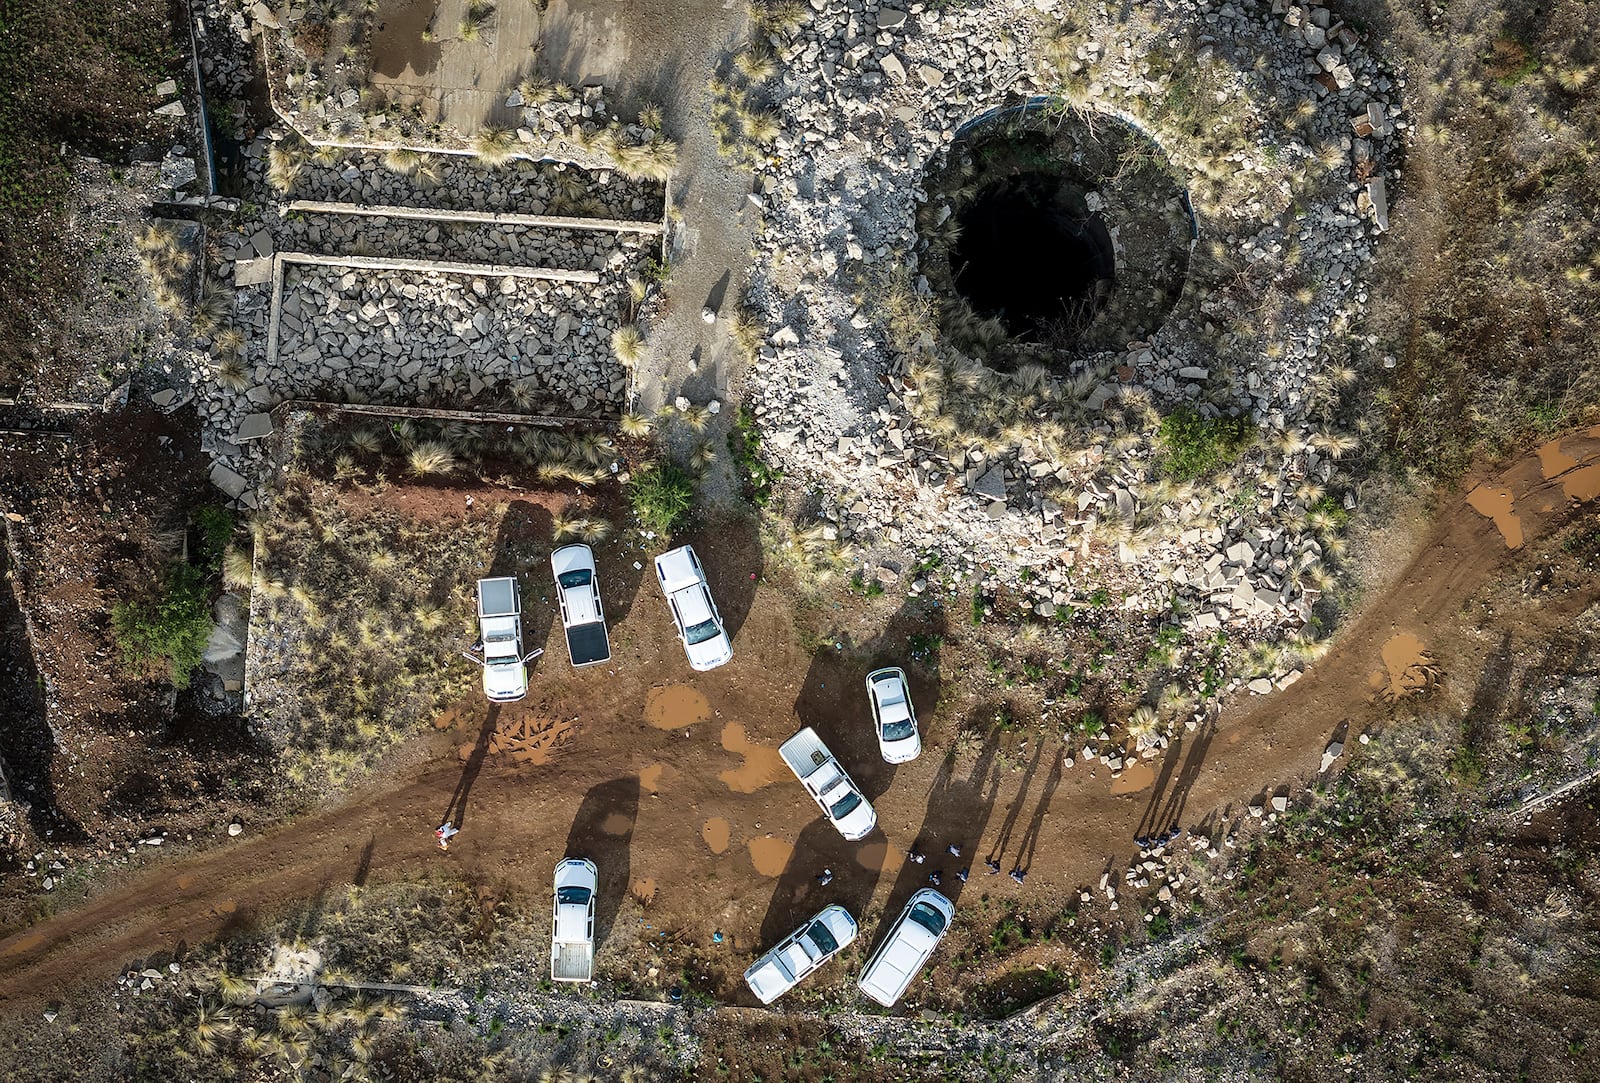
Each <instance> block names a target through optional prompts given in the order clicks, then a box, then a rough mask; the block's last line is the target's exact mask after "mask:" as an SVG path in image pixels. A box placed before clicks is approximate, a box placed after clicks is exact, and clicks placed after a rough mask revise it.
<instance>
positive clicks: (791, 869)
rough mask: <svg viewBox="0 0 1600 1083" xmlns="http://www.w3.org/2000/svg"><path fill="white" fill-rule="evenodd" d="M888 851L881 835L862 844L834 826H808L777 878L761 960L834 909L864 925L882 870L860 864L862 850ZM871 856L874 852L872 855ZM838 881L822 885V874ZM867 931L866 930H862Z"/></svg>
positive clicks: (764, 929)
mask: <svg viewBox="0 0 1600 1083" xmlns="http://www.w3.org/2000/svg"><path fill="white" fill-rule="evenodd" d="M874 844H876V845H877V846H878V847H879V848H880V849H882V848H883V847H884V846H885V843H884V840H883V834H882V832H873V834H871V835H869V836H868V837H867V838H866V839H865V840H863V841H861V842H846V841H845V840H844V838H843V837H842V836H840V834H839V832H838V831H837V830H835V829H834V826H833V825H832V824H830V823H829V822H828V821H827V820H825V819H822V818H821V816H820V813H819V816H818V819H817V820H816V821H815V822H813V823H811V824H808V825H807V826H806V827H805V829H804V830H802V831H801V832H800V837H799V838H798V839H797V840H796V841H795V844H794V853H793V854H792V855H791V856H790V858H789V863H788V864H787V865H785V866H784V869H783V875H781V876H779V877H778V886H777V887H776V888H774V889H773V892H772V899H771V901H770V902H768V904H767V912H766V915H765V916H764V917H763V918H762V919H761V943H760V944H759V945H758V947H757V954H759V953H760V952H764V951H766V950H767V949H769V948H771V947H772V946H773V945H774V944H776V943H777V942H778V941H779V940H782V939H783V938H784V937H785V936H788V935H789V934H790V933H792V932H794V931H795V929H797V928H799V927H800V923H801V922H802V921H805V920H806V919H807V918H810V917H812V916H814V915H815V914H816V913H817V911H819V910H821V909H822V908H823V907H824V906H827V905H829V904H831V903H838V904H839V905H841V906H843V907H844V908H845V909H846V910H848V911H850V914H851V916H852V917H854V918H855V919H856V920H858V921H859V920H861V917H862V911H863V910H864V909H865V908H866V906H867V903H868V902H869V901H870V900H871V899H872V893H873V892H874V891H876V890H877V887H878V877H879V876H880V875H881V872H882V870H881V869H880V868H876V867H874V868H870V869H869V868H866V867H864V866H863V865H862V863H861V861H860V860H859V858H860V857H861V856H862V853H863V848H865V847H870V846H873V845H874ZM867 852H871V851H867ZM825 869H826V870H828V871H830V872H832V874H833V878H832V879H831V880H830V881H829V882H828V883H827V884H823V883H822V881H821V880H820V879H819V878H820V877H821V876H822V874H823V870H825ZM863 931H864V930H863Z"/></svg>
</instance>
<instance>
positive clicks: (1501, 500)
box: [1467, 484, 1522, 549]
mask: <svg viewBox="0 0 1600 1083" xmlns="http://www.w3.org/2000/svg"><path fill="white" fill-rule="evenodd" d="M1467 505H1468V506H1469V507H1470V508H1472V510H1473V511H1475V512H1477V513H1478V514H1480V515H1485V516H1487V517H1489V518H1490V519H1493V520H1494V525H1495V529H1496V530H1498V531H1500V536H1501V537H1502V538H1504V539H1505V542H1506V548H1507V549H1521V548H1522V520H1521V519H1518V518H1517V514H1516V512H1515V511H1514V510H1513V508H1514V505H1515V497H1514V496H1513V495H1512V492H1511V490H1510V489H1506V488H1502V487H1500V486H1498V485H1488V484H1485V485H1480V486H1478V487H1477V488H1476V489H1474V490H1472V492H1470V493H1468V494H1467Z"/></svg>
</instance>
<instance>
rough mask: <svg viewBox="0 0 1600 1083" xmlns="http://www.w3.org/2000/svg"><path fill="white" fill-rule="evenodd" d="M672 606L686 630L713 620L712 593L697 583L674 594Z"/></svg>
mask: <svg viewBox="0 0 1600 1083" xmlns="http://www.w3.org/2000/svg"><path fill="white" fill-rule="evenodd" d="M672 604H673V605H674V606H676V607H677V609H678V617H679V619H680V620H682V621H683V626H684V627H685V628H693V627H694V626H695V625H697V624H703V623H705V622H706V621H708V620H710V619H711V592H710V591H708V590H706V588H705V586H704V584H702V583H700V582H698V581H696V582H694V583H691V584H689V585H688V586H686V587H684V588H682V589H681V590H675V591H673V592H672Z"/></svg>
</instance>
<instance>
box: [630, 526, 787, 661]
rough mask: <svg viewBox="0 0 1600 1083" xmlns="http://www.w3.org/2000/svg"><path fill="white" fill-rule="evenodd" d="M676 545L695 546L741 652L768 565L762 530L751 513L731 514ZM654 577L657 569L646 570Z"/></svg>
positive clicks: (677, 541) (716, 599) (676, 539)
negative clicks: (741, 640) (743, 632)
mask: <svg viewBox="0 0 1600 1083" xmlns="http://www.w3.org/2000/svg"><path fill="white" fill-rule="evenodd" d="M673 544H674V545H675V546H676V545H685V544H687V545H693V546H694V551H695V553H696V554H698V555H699V557H700V563H701V565H702V566H703V567H704V568H705V570H706V582H707V583H708V584H709V585H710V587H711V597H712V598H713V599H714V600H715V601H716V603H717V612H719V613H721V614H722V624H723V627H724V628H726V629H727V631H728V637H729V638H730V639H732V640H733V641H734V646H733V650H734V654H735V656H737V655H738V653H739V644H738V635H739V630H740V629H741V628H743V627H744V623H745V618H746V617H748V616H749V615H750V607H751V605H752V604H754V602H755V597H756V584H757V583H758V582H759V581H760V579H761V572H762V571H763V569H764V568H765V567H766V558H765V557H764V556H763V555H762V551H761V531H760V527H759V525H758V524H757V522H756V520H755V517H754V516H752V515H728V516H725V517H723V518H720V519H718V520H716V521H715V522H710V523H706V524H704V525H702V526H701V527H699V528H697V529H695V530H693V531H691V532H690V533H689V534H688V535H686V536H684V537H682V538H674V539H673ZM646 570H647V571H648V572H649V574H650V575H651V576H652V577H653V576H654V575H655V571H654V570H653V569H651V568H647V569H646Z"/></svg>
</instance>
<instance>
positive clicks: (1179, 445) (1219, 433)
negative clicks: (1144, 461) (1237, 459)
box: [1161, 406, 1252, 481]
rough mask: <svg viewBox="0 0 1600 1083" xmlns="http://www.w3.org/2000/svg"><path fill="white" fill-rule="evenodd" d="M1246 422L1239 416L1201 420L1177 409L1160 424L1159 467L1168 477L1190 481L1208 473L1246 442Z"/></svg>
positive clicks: (1248, 433)
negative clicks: (1161, 467) (1163, 469)
mask: <svg viewBox="0 0 1600 1083" xmlns="http://www.w3.org/2000/svg"><path fill="white" fill-rule="evenodd" d="M1251 436H1252V432H1251V428H1250V422H1249V420H1248V419H1247V418H1242V417H1214V418H1203V417H1201V416H1200V415H1199V414H1197V413H1195V412H1194V410H1192V409H1191V408H1189V407H1187V406H1180V407H1178V408H1177V409H1176V410H1174V411H1172V413H1170V414H1168V415H1167V416H1166V418H1164V419H1163V420H1162V422H1161V449H1162V454H1163V465H1164V466H1165V469H1166V472H1167V474H1168V475H1169V476H1171V477H1173V478H1176V479H1177V480H1179V481H1193V480H1194V479H1195V478H1198V477H1201V476H1202V475H1205V474H1210V473H1212V472H1214V471H1216V470H1217V469H1218V468H1220V467H1221V466H1222V465H1223V464H1224V463H1226V462H1227V461H1229V460H1230V459H1232V458H1233V457H1234V456H1236V455H1238V454H1239V452H1241V451H1243V450H1244V449H1245V447H1246V446H1248V445H1249V443H1250V438H1251Z"/></svg>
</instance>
